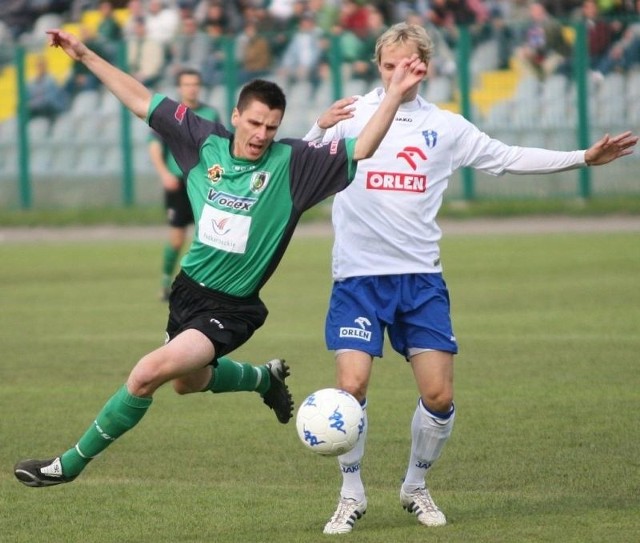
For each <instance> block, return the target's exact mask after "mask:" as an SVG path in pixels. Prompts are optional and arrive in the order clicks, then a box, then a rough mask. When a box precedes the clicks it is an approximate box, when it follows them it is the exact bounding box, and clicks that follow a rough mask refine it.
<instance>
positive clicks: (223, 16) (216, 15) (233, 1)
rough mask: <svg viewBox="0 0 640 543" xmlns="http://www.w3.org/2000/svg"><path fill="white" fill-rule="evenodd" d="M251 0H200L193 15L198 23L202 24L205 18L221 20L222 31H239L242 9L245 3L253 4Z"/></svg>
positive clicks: (241, 21) (241, 23) (204, 22)
mask: <svg viewBox="0 0 640 543" xmlns="http://www.w3.org/2000/svg"><path fill="white" fill-rule="evenodd" d="M255 3H256V2H253V1H250V2H249V1H247V0H244V1H238V0H201V1H200V2H199V3H198V5H197V7H196V9H195V11H194V15H195V17H196V20H197V21H198V23H199V24H200V25H201V26H202V25H205V24H206V21H207V19H209V20H211V19H214V20H221V24H222V27H223V28H224V32H225V34H226V33H229V32H233V33H235V32H239V31H240V30H241V29H242V25H243V23H244V20H243V17H242V11H243V10H244V8H245V5H251V6H253V5H254V4H255Z"/></svg>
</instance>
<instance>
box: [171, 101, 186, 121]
mask: <svg viewBox="0 0 640 543" xmlns="http://www.w3.org/2000/svg"><path fill="white" fill-rule="evenodd" d="M186 114H187V106H185V105H184V104H178V108H177V109H176V112H175V113H174V114H173V116H174V117H175V119H176V121H178V124H182V121H184V116H185V115H186Z"/></svg>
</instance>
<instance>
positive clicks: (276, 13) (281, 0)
mask: <svg viewBox="0 0 640 543" xmlns="http://www.w3.org/2000/svg"><path fill="white" fill-rule="evenodd" d="M296 2H297V0H271V2H269V5H268V7H267V10H268V12H269V16H270V17H272V18H273V19H275V20H276V21H281V22H286V21H288V20H289V19H291V18H292V17H293V15H294V5H295V4H296Z"/></svg>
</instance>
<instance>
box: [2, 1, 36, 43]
mask: <svg viewBox="0 0 640 543" xmlns="http://www.w3.org/2000/svg"><path fill="white" fill-rule="evenodd" d="M38 15H39V13H38V12H37V11H36V10H35V9H34V8H33V7H32V6H31V4H30V2H29V0H3V1H2V2H0V21H2V22H4V23H5V24H6V25H7V28H8V30H9V31H10V32H11V37H12V39H13V41H17V40H18V38H19V37H20V36H21V35H22V34H24V33H25V32H29V31H30V30H31V29H32V28H33V23H35V21H36V19H37V18H38Z"/></svg>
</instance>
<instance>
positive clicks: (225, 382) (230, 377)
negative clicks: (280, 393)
mask: <svg viewBox="0 0 640 543" xmlns="http://www.w3.org/2000/svg"><path fill="white" fill-rule="evenodd" d="M269 386H271V379H270V375H269V370H268V369H267V368H266V367H265V366H253V365H251V364H248V363H246V362H235V361H234V360H231V358H228V357H226V356H223V357H222V358H218V365H217V366H216V368H215V369H214V370H213V375H212V376H211V381H209V385H208V386H207V388H206V390H210V391H211V392H213V393H216V394H217V393H220V392H238V391H241V390H244V391H247V392H251V391H256V392H259V393H260V394H264V393H265V392H266V391H267V390H269Z"/></svg>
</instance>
